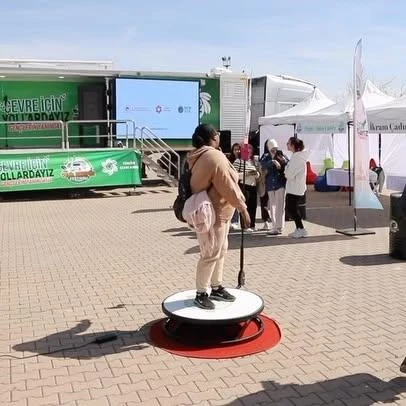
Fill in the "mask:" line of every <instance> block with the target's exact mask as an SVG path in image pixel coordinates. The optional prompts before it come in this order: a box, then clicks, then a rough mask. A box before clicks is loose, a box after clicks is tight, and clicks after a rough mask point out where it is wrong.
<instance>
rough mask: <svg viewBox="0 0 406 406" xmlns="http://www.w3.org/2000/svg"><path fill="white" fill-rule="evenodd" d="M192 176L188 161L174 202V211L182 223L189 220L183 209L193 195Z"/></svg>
mask: <svg viewBox="0 0 406 406" xmlns="http://www.w3.org/2000/svg"><path fill="white" fill-rule="evenodd" d="M205 153H206V151H204V152H203V153H201V154H200V156H198V157H197V159H196V160H195V162H194V163H195V164H196V162H197V161H198V159H200V157H201V156H202V155H203V154H205ZM191 177H192V168H189V164H188V163H187V161H186V162H185V166H184V168H183V172H182V174H181V175H180V178H179V183H178V196H177V197H176V199H175V201H174V202H173V212H174V213H175V216H176V218H177V219H178V220H179V221H181V222H182V223H187V221H186V220H185V219H184V218H183V216H182V211H183V208H184V207H185V202H186V200H187V199H189V197H190V196H192V188H191V187H190V179H191Z"/></svg>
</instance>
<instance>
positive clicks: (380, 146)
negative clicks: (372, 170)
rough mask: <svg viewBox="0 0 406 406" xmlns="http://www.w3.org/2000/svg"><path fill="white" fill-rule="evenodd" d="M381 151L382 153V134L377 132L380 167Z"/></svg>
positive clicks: (379, 164)
mask: <svg viewBox="0 0 406 406" xmlns="http://www.w3.org/2000/svg"><path fill="white" fill-rule="evenodd" d="M381 153H382V136H381V133H379V134H378V162H379V163H378V166H379V167H381Z"/></svg>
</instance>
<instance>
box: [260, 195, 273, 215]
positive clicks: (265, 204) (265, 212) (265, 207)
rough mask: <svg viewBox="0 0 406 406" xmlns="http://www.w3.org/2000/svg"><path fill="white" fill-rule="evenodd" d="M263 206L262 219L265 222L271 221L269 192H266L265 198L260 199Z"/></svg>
mask: <svg viewBox="0 0 406 406" xmlns="http://www.w3.org/2000/svg"><path fill="white" fill-rule="evenodd" d="M259 201H260V204H261V218H262V220H263V221H271V217H270V216H269V210H268V202H269V195H268V192H265V194H264V195H263V196H261V197H260V198H259Z"/></svg>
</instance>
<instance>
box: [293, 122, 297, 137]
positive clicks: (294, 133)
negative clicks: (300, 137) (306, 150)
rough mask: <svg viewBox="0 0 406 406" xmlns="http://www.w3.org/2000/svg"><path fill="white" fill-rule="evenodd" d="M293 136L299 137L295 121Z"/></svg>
mask: <svg viewBox="0 0 406 406" xmlns="http://www.w3.org/2000/svg"><path fill="white" fill-rule="evenodd" d="M293 136H294V137H295V138H297V132H296V123H293Z"/></svg>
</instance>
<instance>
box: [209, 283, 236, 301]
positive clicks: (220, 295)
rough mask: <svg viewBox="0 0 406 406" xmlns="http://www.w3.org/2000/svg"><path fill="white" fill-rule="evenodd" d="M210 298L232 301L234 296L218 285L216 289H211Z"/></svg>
mask: <svg viewBox="0 0 406 406" xmlns="http://www.w3.org/2000/svg"><path fill="white" fill-rule="evenodd" d="M210 299H212V300H220V301H221V302H234V300H235V296H233V295H232V294H231V293H228V292H227V291H226V290H225V288H223V287H222V286H220V287H219V288H217V289H212V290H211V293H210Z"/></svg>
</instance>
